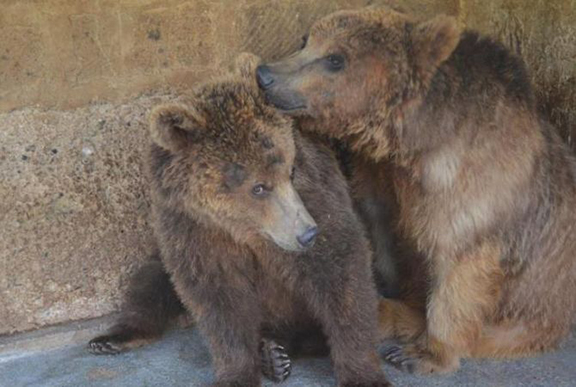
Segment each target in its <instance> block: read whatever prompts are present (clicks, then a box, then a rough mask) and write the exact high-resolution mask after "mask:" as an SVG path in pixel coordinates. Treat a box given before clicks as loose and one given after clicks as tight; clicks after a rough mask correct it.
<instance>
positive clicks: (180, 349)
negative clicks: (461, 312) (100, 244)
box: [0, 326, 576, 387]
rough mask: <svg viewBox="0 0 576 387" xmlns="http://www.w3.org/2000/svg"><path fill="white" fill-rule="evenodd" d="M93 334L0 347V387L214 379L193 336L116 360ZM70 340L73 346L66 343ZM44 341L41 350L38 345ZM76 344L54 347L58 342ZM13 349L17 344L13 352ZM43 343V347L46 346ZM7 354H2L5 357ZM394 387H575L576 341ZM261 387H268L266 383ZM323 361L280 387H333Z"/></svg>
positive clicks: (396, 376)
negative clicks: (90, 343)
mask: <svg viewBox="0 0 576 387" xmlns="http://www.w3.org/2000/svg"><path fill="white" fill-rule="evenodd" d="M98 330H101V326H100V327H98V328H94V327H92V329H88V330H86V329H84V330H83V331H82V330H81V331H80V332H81V333H78V331H77V332H75V333H73V334H72V333H69V332H67V331H66V330H65V328H64V329H63V328H60V330H59V331H57V333H56V334H54V332H52V334H51V335H48V338H47V336H46V335H42V336H40V335H34V334H33V335H32V336H28V337H27V338H26V340H25V341H26V342H27V344H26V345H24V347H26V348H24V349H23V346H22V340H20V341H17V340H14V339H9V340H6V339H4V342H2V340H0V386H2V387H4V386H6V387H8V386H9V387H25V386H26V387H32V386H47V387H80V386H94V387H96V386H119V387H144V386H154V387H161V386H170V387H178V386H203V385H205V384H207V383H209V382H210V381H211V380H212V379H213V373H212V368H211V363H210V355H209V354H208V351H207V348H206V346H205V345H204V343H203V342H202V339H201V337H200V336H199V334H198V332H197V330H195V329H188V330H175V331H172V332H170V333H168V334H167V335H166V336H165V337H164V339H162V340H161V341H160V342H157V343H155V344H152V345H150V346H147V347H144V348H140V349H138V350H134V351H133V352H128V353H125V354H121V355H117V356H94V355H90V354H88V353H87V351H86V348H85V344H84V342H85V339H86V337H88V336H91V335H93V333H94V331H98ZM71 337H73V340H72V339H70V338H71ZM40 341H43V342H44V344H43V345H42V346H38V345H36V343H38V342H40ZM67 341H68V342H74V341H75V342H76V343H75V344H68V345H65V346H64V347H59V346H58V343H59V342H67ZM15 343H16V344H15ZM46 343H48V345H47V344H46ZM3 349H4V350H3ZM384 367H385V371H386V372H387V375H388V377H389V379H390V380H391V381H392V382H393V383H394V385H395V386H398V387H401V386H422V387H427V386H430V387H432V386H458V387H468V386H482V387H490V386H494V387H496V386H498V387H520V386H522V387H524V386H534V387H536V386H542V387H544V386H546V387H569V386H570V387H574V386H576V339H575V338H571V339H569V340H568V341H567V342H566V343H565V344H564V345H563V347H562V348H561V349H560V350H558V351H556V352H553V353H549V354H546V355H543V356H540V357H537V358H530V359H523V360H517V361H499V362H497V361H466V362H464V364H463V366H462V368H461V370H460V371H459V372H457V373H456V374H454V375H450V376H445V377H427V378H425V377H417V376H412V375H408V374H404V373H401V372H399V371H397V370H395V369H393V368H392V367H390V366H388V365H384ZM264 385H265V386H272V385H273V384H272V383H269V382H266V383H265V384H264ZM333 385H334V377H333V375H332V370H331V367H330V363H329V360H328V359H325V358H322V359H296V361H295V362H294V364H293V371H292V375H291V376H290V378H289V379H288V380H287V381H286V382H285V383H283V384H282V386H283V387H297V386H298V387H315V386H333Z"/></svg>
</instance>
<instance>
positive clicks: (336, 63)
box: [326, 54, 345, 71]
mask: <svg viewBox="0 0 576 387" xmlns="http://www.w3.org/2000/svg"><path fill="white" fill-rule="evenodd" d="M344 62H345V61H344V56H342V55H340V54H332V55H328V56H327V57H326V64H327V67H328V70H330V71H340V70H342V69H343V68H344Z"/></svg>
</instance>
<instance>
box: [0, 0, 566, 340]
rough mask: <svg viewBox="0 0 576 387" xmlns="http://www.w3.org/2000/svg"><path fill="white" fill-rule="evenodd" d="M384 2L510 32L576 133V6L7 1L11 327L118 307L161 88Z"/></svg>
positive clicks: (0, 124) (141, 215) (5, 316)
mask: <svg viewBox="0 0 576 387" xmlns="http://www.w3.org/2000/svg"><path fill="white" fill-rule="evenodd" d="M381 3H393V4H396V5H398V6H400V7H402V8H404V9H406V10H408V11H411V12H413V13H416V14H417V15H421V16H422V17H423V18H426V17H430V16H433V15H434V14H437V13H447V14H451V15H454V16H456V17H458V19H459V20H460V22H461V23H462V24H463V25H466V26H468V27H471V28H475V29H479V30H481V31H482V32H484V33H488V34H491V35H493V36H495V37H497V38H500V39H502V40H503V41H504V42H505V43H506V44H507V45H508V46H509V47H511V48H512V49H513V50H515V51H516V52H518V53H520V54H521V55H523V56H524V58H525V59H526V61H527V63H528V65H529V68H530V70H531V72H532V74H533V77H534V82H535V84H536V86H537V92H538V96H539V99H540V101H541V107H542V111H543V112H544V113H545V114H547V115H548V117H550V118H551V119H552V120H553V122H554V123H555V124H556V125H557V126H558V127H559V128H560V129H561V131H562V133H563V134H564V136H565V138H567V139H570V133H576V132H575V131H576V129H574V128H576V66H575V65H574V63H576V0H556V1H550V0H483V1H481V0H424V1H419V0H405V1H402V0H396V1H394V0H390V1H386V0H381V1H378V0H376V1H369V0H336V1H331V0H314V1H312V0H309V1H305V0H285V1H278V0H276V1H274V0H273V1H265V0H222V1H208V0H191V1H176V0H162V1H159V0H101V1H90V0H44V1H28V0H2V1H1V7H0V9H1V11H0V34H1V36H2V39H1V40H0V198H1V200H0V334H2V333H9V332H14V331H20V330H26V329H32V328H35V327H38V326H41V325H45V324H54V323H58V322H62V321H66V320H70V319H80V318H88V317H96V316H99V315H102V314H106V313H108V312H110V311H112V310H114V309H115V308H116V307H117V305H118V295H119V293H120V291H121V290H119V289H122V288H123V287H124V285H125V283H126V278H127V276H128V274H129V273H130V272H131V271H132V270H133V269H134V268H135V267H136V265H138V264H139V262H141V261H142V260H143V259H144V258H145V256H146V254H147V253H148V252H149V251H150V250H151V249H152V248H153V244H152V241H151V238H150V237H151V234H150V230H149V227H148V225H147V216H148V209H149V204H148V199H147V194H146V184H145V181H144V178H143V169H142V162H141V160H142V155H143V153H144V150H145V149H146V146H147V135H146V134H147V132H146V124H145V123H146V114H147V112H148V111H149V109H150V107H151V106H152V105H154V104H156V103H158V102H159V101H161V100H165V99H166V98H168V97H161V96H162V95H165V94H166V93H167V92H172V93H179V92H183V91H185V90H187V89H189V88H190V87H192V86H193V85H194V84H195V83H197V82H198V81H201V80H203V79H205V78H206V77H208V76H210V74H212V73H213V72H214V71H215V70H216V69H218V68H221V67H224V66H227V65H228V63H229V62H230V60H231V59H232V58H233V57H234V56H235V55H236V54H237V53H238V52H241V51H252V52H255V53H257V54H259V55H261V56H262V57H264V58H266V59H273V58H275V57H280V56H283V55H285V54H287V53H289V52H291V51H293V50H294V49H295V48H297V47H298V45H299V44H300V41H301V36H302V35H303V34H304V33H305V32H306V30H307V28H308V27H309V26H310V24H311V23H312V22H313V21H314V20H315V19H317V18H318V17H320V16H322V15H325V14H327V13H329V12H332V11H334V10H336V9H341V8H357V7H361V6H365V5H368V4H381ZM571 131H572V132H571Z"/></svg>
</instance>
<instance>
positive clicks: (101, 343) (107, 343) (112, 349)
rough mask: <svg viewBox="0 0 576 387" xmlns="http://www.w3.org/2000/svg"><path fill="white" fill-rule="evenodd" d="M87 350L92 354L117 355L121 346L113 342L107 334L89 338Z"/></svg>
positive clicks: (120, 350)
mask: <svg viewBox="0 0 576 387" xmlns="http://www.w3.org/2000/svg"><path fill="white" fill-rule="evenodd" d="M88 351H89V352H90V353H92V354H94V355H117V354H119V353H120V352H122V348H120V347H119V346H117V345H116V344H114V342H113V341H112V340H111V339H110V337H109V336H99V337H96V338H95V339H92V340H90V342H89V343H88Z"/></svg>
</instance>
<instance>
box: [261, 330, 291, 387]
mask: <svg viewBox="0 0 576 387" xmlns="http://www.w3.org/2000/svg"><path fill="white" fill-rule="evenodd" d="M260 355H261V357H262V374H263V375H264V376H265V377H267V378H268V379H270V380H272V381H273V382H276V383H280V382H283V381H284V380H286V379H287V378H288V376H290V373H291V372H292V362H291V361H290V357H289V356H288V354H287V353H286V349H285V348H284V347H283V346H281V345H278V344H277V343H276V342H275V341H273V340H268V339H262V341H261V343H260Z"/></svg>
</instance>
